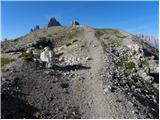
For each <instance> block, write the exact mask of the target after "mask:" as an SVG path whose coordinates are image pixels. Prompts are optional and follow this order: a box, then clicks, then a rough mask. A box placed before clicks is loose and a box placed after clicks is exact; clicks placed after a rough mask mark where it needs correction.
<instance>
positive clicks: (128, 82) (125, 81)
mask: <svg viewBox="0 0 160 120" xmlns="http://www.w3.org/2000/svg"><path fill="white" fill-rule="evenodd" d="M122 82H123V83H122V84H123V85H125V86H129V87H130V88H131V87H132V85H134V81H132V80H123V81H122Z"/></svg>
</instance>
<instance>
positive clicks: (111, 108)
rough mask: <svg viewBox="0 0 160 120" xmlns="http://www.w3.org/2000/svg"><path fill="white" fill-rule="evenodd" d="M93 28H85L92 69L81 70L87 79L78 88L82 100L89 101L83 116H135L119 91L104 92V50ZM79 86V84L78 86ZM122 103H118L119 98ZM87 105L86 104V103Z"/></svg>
mask: <svg viewBox="0 0 160 120" xmlns="http://www.w3.org/2000/svg"><path fill="white" fill-rule="evenodd" d="M94 32H95V31H94V30H93V29H89V28H87V29H85V31H84V40H85V41H86V43H87V47H88V56H90V57H91V58H92V60H90V61H89V62H88V66H91V69H90V70H88V71H80V76H83V77H84V78H85V79H84V80H83V82H82V83H81V85H80V86H79V87H78V88H77V91H79V94H81V95H80V97H81V99H83V100H82V101H83V102H84V103H87V107H86V106H85V107H84V106H83V104H82V105H81V106H82V108H84V109H85V110H84V111H85V113H84V114H83V116H82V118H91V119H92V118H94V119H96V118H134V114H133V113H132V110H131V109H132V108H131V106H129V105H128V102H127V101H126V99H124V96H123V95H121V94H120V95H119V94H118V93H115V94H114V93H113V94H108V95H106V94H104V91H103V81H102V79H103V78H102V72H103V70H104V69H105V61H104V58H103V57H104V56H105V54H104V52H103V48H102V46H101V43H100V41H99V40H97V39H96V37H95V34H94ZM76 87H77V86H76ZM119 98H120V99H121V100H122V101H123V102H122V103H116V100H117V99H119ZM84 105H85V104H84Z"/></svg>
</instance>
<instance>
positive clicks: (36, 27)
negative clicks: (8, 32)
mask: <svg viewBox="0 0 160 120" xmlns="http://www.w3.org/2000/svg"><path fill="white" fill-rule="evenodd" d="M39 29H40V27H39V25H36V26H35V27H34V28H31V30H30V32H34V31H36V30H39Z"/></svg>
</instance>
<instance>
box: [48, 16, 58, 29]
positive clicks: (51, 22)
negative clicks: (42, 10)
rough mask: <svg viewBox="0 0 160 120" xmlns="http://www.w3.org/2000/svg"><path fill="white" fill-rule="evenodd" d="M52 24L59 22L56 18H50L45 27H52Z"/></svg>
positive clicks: (56, 24) (55, 24)
mask: <svg viewBox="0 0 160 120" xmlns="http://www.w3.org/2000/svg"><path fill="white" fill-rule="evenodd" d="M52 26H61V24H60V23H59V22H58V21H57V20H56V18H54V17H53V18H50V19H49V21H48V23H47V25H46V27H47V28H48V27H52Z"/></svg>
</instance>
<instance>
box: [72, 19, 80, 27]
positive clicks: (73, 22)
mask: <svg viewBox="0 0 160 120" xmlns="http://www.w3.org/2000/svg"><path fill="white" fill-rule="evenodd" d="M71 25H72V26H74V25H80V24H79V22H77V21H75V20H74V21H72V23H71Z"/></svg>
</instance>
